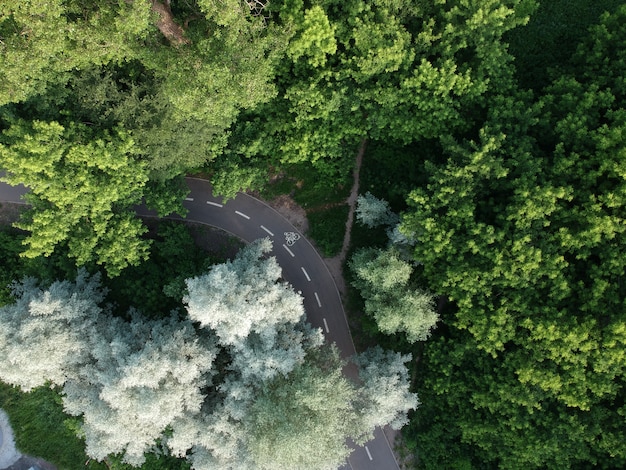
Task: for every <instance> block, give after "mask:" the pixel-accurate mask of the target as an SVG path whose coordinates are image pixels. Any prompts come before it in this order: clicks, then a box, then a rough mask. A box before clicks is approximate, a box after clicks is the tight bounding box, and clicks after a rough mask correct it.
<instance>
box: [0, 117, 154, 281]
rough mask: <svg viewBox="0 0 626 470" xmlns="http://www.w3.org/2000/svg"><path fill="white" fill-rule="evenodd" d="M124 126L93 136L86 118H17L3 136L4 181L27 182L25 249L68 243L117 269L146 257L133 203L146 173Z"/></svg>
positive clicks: (76, 253)
mask: <svg viewBox="0 0 626 470" xmlns="http://www.w3.org/2000/svg"><path fill="white" fill-rule="evenodd" d="M134 152H135V150H134V142H133V141H132V139H131V138H130V137H129V136H128V135H127V134H125V133H123V132H121V131H118V132H116V133H115V134H114V135H108V134H105V135H103V136H97V135H93V133H92V132H91V131H90V130H89V128H88V127H87V126H85V125H82V124H73V125H71V126H69V127H68V128H64V127H63V126H61V125H60V124H58V123H56V122H50V123H45V122H39V121H35V122H33V123H27V122H25V121H17V122H15V123H13V124H12V125H11V127H10V128H9V129H8V130H5V131H4V132H3V135H2V143H0V155H1V156H2V166H3V168H4V169H5V170H6V171H7V175H6V176H5V177H4V178H3V180H4V181H6V182H9V183H10V184H14V185H15V184H19V183H23V184H25V185H26V186H28V187H29V188H30V193H29V194H28V195H27V196H26V198H27V201H28V202H29V203H30V204H31V205H32V206H33V207H32V209H31V210H30V211H28V212H27V213H26V215H25V216H24V218H23V220H22V221H21V223H19V224H17V225H18V226H19V227H20V228H22V229H24V230H28V231H30V232H31V234H30V235H29V237H28V238H27V239H26V241H25V243H26V245H27V246H28V248H27V250H26V251H25V252H24V253H23V256H27V257H30V258H33V257H36V256H40V255H43V256H48V255H50V253H52V252H53V251H54V249H55V247H56V246H57V245H58V244H61V243H64V242H67V244H68V247H69V255H70V256H71V257H73V258H76V261H77V263H78V264H79V265H84V264H86V263H89V262H92V261H95V262H96V263H98V264H103V265H105V267H106V268H107V270H108V271H109V273H111V274H112V275H116V274H119V272H120V271H121V270H122V269H123V268H125V267H126V266H128V265H133V264H137V263H138V262H140V261H141V260H142V259H145V257H146V256H147V248H148V243H147V242H146V241H143V240H141V239H140V238H139V237H140V235H141V234H143V233H144V231H145V229H144V228H143V226H142V225H141V222H140V221H139V220H138V219H136V218H135V217H134V216H133V213H132V212H131V211H130V210H129V207H130V206H131V205H132V204H135V203H138V202H140V200H141V196H142V187H143V186H144V185H145V183H146V180H147V176H146V173H145V171H144V169H143V165H141V164H140V163H138V162H136V161H135V160H134V159H133V154H134Z"/></svg>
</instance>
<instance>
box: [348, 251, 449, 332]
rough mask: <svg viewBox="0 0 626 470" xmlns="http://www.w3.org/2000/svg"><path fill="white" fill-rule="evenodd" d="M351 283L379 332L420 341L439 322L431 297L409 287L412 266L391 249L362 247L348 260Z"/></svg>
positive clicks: (426, 293)
mask: <svg viewBox="0 0 626 470" xmlns="http://www.w3.org/2000/svg"><path fill="white" fill-rule="evenodd" d="M349 265H350V269H351V270H352V272H353V273H354V275H355V276H354V280H353V281H352V284H353V285H354V286H355V287H356V288H357V289H359V291H360V293H361V296H362V297H363V299H364V300H365V312H366V313H367V314H369V315H371V316H372V317H373V318H374V319H375V320H376V324H377V325H378V329H379V330H380V331H382V332H383V333H387V334H395V333H406V337H407V340H408V341H409V342H415V341H424V340H426V339H427V338H428V336H429V335H430V333H431V331H432V330H433V328H434V327H435V325H436V323H437V321H438V320H439V315H438V314H437V311H436V310H435V302H434V296H433V295H432V294H430V293H428V292H426V291H424V290H421V289H419V288H416V287H414V286H412V285H411V283H410V281H411V274H412V273H413V268H412V266H411V265H410V264H409V263H408V262H407V261H404V260H403V259H401V258H400V256H399V255H398V253H397V251H396V250H395V249H393V248H388V249H385V250H380V249H377V248H365V249H362V250H359V251H357V252H356V253H355V254H354V255H353V256H352V259H351V260H350V263H349Z"/></svg>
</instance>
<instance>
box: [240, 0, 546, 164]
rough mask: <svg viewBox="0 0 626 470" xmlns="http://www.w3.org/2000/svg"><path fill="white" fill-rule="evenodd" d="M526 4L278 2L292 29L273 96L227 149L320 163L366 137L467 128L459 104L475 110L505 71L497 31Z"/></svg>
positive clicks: (402, 137) (521, 16)
mask: <svg viewBox="0 0 626 470" xmlns="http://www.w3.org/2000/svg"><path fill="white" fill-rule="evenodd" d="M533 6H534V2H532V1H526V0H520V1H510V2H506V3H505V4H503V2H501V1H500V0H490V1H488V2H480V3H477V2H458V3H455V4H448V3H445V2H434V3H433V2H430V3H428V2H421V3H415V2H407V1H405V0H393V1H373V2H365V1H362V0H350V1H348V2H346V1H342V2H338V1H335V0H316V1H314V2H308V3H306V4H305V2H301V1H299V2H283V3H282V4H281V5H279V7H278V13H279V17H280V20H281V21H282V22H283V23H284V24H286V25H289V27H290V28H291V29H292V31H293V35H292V36H291V39H290V42H289V46H288V48H287V56H286V58H285V59H284V60H283V61H282V62H281V63H280V65H279V67H278V68H277V86H278V89H279V95H278V97H277V98H275V99H274V100H272V101H271V102H269V103H268V104H267V105H264V106H260V107H259V110H258V111H256V112H254V113H250V116H248V117H247V119H245V120H244V121H242V122H240V123H239V125H238V126H236V128H235V133H234V136H233V139H232V142H233V146H234V147H236V148H238V149H239V151H240V152H241V153H242V154H244V155H246V156H251V155H263V156H264V157H265V158H267V159H270V160H272V161H277V160H278V161H279V162H299V161H313V162H315V161H322V162H323V161H329V160H330V161H332V160H333V159H335V160H338V159H341V158H342V157H344V156H345V154H346V153H348V154H353V153H355V152H356V148H357V146H358V143H359V142H361V140H362V139H363V138H364V137H369V138H373V139H377V140H394V141H399V142H403V143H409V142H413V141H416V140H419V139H423V138H434V137H438V136H439V135H441V134H442V133H445V132H447V131H450V130H452V129H454V130H465V129H467V127H468V122H467V112H466V110H469V111H470V112H471V111H474V110H479V109H481V108H482V107H483V106H484V100H483V95H484V94H485V92H486V90H487V89H488V84H490V83H492V82H494V83H497V82H498V81H499V80H501V79H502V76H503V75H504V74H508V73H509V69H508V67H507V63H508V62H509V61H510V57H509V56H508V54H507V53H506V48H505V46H504V44H502V43H501V41H500V38H501V36H502V34H504V32H506V31H507V30H509V29H511V28H514V27H516V26H517V25H520V24H524V23H525V22H526V21H527V19H528V14H529V12H530V11H531V10H532V8H533ZM508 78H510V77H508ZM464 112H465V114H464ZM470 126H471V124H470Z"/></svg>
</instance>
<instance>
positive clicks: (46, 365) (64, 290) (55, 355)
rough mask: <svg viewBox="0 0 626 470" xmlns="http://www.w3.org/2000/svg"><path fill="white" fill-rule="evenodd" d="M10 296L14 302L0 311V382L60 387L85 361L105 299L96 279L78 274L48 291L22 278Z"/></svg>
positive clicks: (23, 386) (87, 358)
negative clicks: (72, 279) (49, 384)
mask: <svg viewBox="0 0 626 470" xmlns="http://www.w3.org/2000/svg"><path fill="white" fill-rule="evenodd" d="M13 294H14V297H15V298H16V302H15V303H14V304H11V305H5V306H4V307H2V308H0V357H1V358H2V359H1V360H0V380H2V381H3V382H6V383H9V384H12V385H17V386H19V387H21V388H22V389H23V390H25V391H28V390H31V389H32V388H34V387H38V386H40V385H44V384H45V383H46V382H50V383H52V384H55V385H59V386H62V385H63V384H64V383H65V382H66V381H67V380H68V378H69V377H73V376H74V375H75V374H76V371H77V369H78V368H79V367H80V366H81V365H82V364H84V363H85V362H87V361H89V352H90V351H91V349H92V343H91V339H92V338H93V337H94V328H95V325H96V322H97V321H98V318H100V316H101V308H100V307H99V306H98V304H99V303H100V302H101V301H102V299H103V297H104V293H103V292H102V290H101V289H100V283H99V277H98V276H94V277H91V278H90V277H89V276H88V275H87V273H86V272H85V271H80V272H79V273H78V276H77V278H76V281H75V282H69V281H62V282H54V283H53V284H52V285H51V286H50V287H48V288H47V289H44V288H42V287H40V286H39V285H38V283H37V282H36V281H35V280H34V279H25V280H23V281H22V282H19V283H15V284H14V285H13Z"/></svg>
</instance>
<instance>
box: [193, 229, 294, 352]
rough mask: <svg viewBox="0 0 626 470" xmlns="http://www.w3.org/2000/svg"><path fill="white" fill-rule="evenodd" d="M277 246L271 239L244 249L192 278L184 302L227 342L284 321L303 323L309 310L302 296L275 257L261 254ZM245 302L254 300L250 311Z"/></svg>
mask: <svg viewBox="0 0 626 470" xmlns="http://www.w3.org/2000/svg"><path fill="white" fill-rule="evenodd" d="M271 249H272V243H271V241H270V240H269V238H265V239H262V240H260V241H258V242H256V243H254V244H251V245H248V246H247V247H246V248H244V249H243V250H242V251H241V252H240V253H239V256H238V257H237V258H236V259H235V260H233V261H227V262H226V263H224V264H220V265H217V266H214V267H213V268H212V269H211V270H210V271H209V272H208V273H207V274H205V275H203V276H200V277H196V278H193V279H188V280H187V290H188V292H189V294H188V295H187V296H186V297H185V299H184V302H185V304H186V305H187V311H188V313H189V316H190V317H191V319H193V320H194V321H197V322H198V323H199V324H200V325H201V326H203V327H208V328H211V329H213V330H214V331H215V332H216V334H217V336H218V337H219V339H220V343H221V344H223V345H234V344H237V343H238V342H240V341H241V340H243V339H244V338H246V337H247V336H248V335H249V334H250V333H251V332H255V333H258V334H262V333H263V331H264V330H265V329H266V328H268V327H270V328H271V327H272V326H274V325H276V324H279V323H297V322H298V321H299V320H300V318H301V317H302V316H303V315H304V307H303V306H302V298H301V297H300V296H298V295H297V294H296V293H295V292H294V291H293V290H292V289H291V288H290V287H289V285H288V284H286V283H278V282H277V281H278V280H279V278H280V275H281V269H280V266H279V265H278V263H277V262H276V259H275V258H270V259H268V260H263V259H261V256H262V255H263V254H265V253H268V252H269V251H270V250H271ZM241 302H244V303H245V304H247V305H249V307H248V309H247V310H246V312H245V315H243V314H242V312H241Z"/></svg>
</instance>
